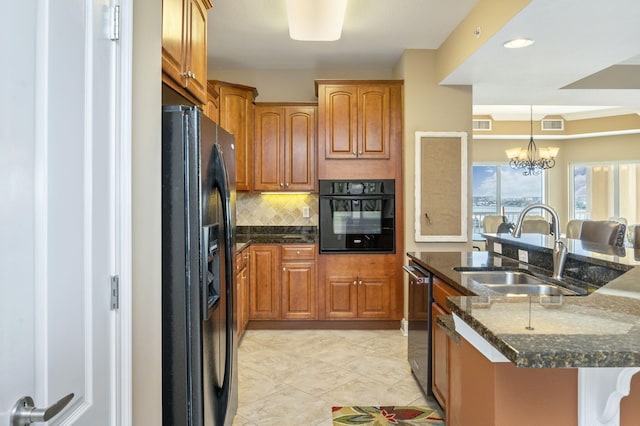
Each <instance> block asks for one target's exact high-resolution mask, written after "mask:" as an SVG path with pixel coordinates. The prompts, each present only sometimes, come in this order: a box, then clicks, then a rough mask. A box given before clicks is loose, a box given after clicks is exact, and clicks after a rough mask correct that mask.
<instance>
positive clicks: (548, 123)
mask: <svg viewBox="0 0 640 426" xmlns="http://www.w3.org/2000/svg"><path fill="white" fill-rule="evenodd" d="M542 130H551V131H558V130H564V120H563V119H561V118H553V119H543V120H542Z"/></svg>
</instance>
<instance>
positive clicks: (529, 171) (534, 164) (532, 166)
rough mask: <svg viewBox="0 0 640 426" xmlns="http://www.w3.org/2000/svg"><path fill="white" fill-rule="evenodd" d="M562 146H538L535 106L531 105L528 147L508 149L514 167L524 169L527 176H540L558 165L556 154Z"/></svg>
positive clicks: (510, 162) (523, 171) (510, 161)
mask: <svg viewBox="0 0 640 426" xmlns="http://www.w3.org/2000/svg"><path fill="white" fill-rule="evenodd" d="M558 151H560V148H558V147H556V146H548V147H544V148H540V151H538V148H537V147H536V143H535V142H534V141H533V106H531V139H529V145H528V146H527V149H523V148H519V147H518V148H510V149H507V150H506V152H507V157H508V158H509V165H510V166H511V168H512V169H522V174H523V175H525V176H538V175H539V174H540V173H541V172H542V171H543V170H546V169H550V168H552V167H553V166H555V165H556V156H557V155H558Z"/></svg>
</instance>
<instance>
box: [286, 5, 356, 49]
mask: <svg viewBox="0 0 640 426" xmlns="http://www.w3.org/2000/svg"><path fill="white" fill-rule="evenodd" d="M346 9H347V0H287V19H288V21H289V36H290V37H291V38H292V39H294V40H301V41H336V40H339V39H340V36H341V35H342V23H343V22H344V14H345V11H346Z"/></svg>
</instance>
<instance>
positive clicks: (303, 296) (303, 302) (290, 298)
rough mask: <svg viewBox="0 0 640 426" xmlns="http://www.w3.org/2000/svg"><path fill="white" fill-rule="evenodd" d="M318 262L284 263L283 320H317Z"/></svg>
mask: <svg viewBox="0 0 640 426" xmlns="http://www.w3.org/2000/svg"><path fill="white" fill-rule="evenodd" d="M316 270H317V268H316V262H315V261H304V262H284V261H283V262H282V318H283V319H317V315H316V306H317V300H316V282H317V279H316Z"/></svg>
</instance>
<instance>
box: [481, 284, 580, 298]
mask: <svg viewBox="0 0 640 426" xmlns="http://www.w3.org/2000/svg"><path fill="white" fill-rule="evenodd" d="M484 286H486V287H487V288H489V289H491V290H493V291H497V292H498V293H503V294H507V295H517V296H521V295H544V296H559V295H569V294H576V293H574V292H572V291H571V290H567V289H566V288H564V287H560V286H557V285H553V284H484Z"/></svg>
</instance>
